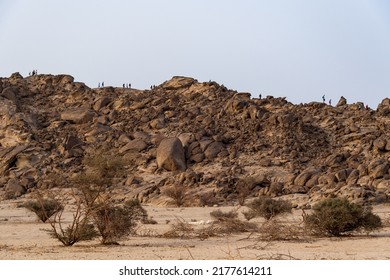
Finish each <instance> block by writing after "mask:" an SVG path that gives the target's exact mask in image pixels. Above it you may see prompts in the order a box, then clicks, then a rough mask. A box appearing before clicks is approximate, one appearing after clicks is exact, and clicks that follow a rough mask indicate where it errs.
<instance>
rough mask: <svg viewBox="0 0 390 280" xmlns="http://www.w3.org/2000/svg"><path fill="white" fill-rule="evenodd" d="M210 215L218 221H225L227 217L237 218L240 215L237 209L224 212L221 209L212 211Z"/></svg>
mask: <svg viewBox="0 0 390 280" xmlns="http://www.w3.org/2000/svg"><path fill="white" fill-rule="evenodd" d="M210 216H211V217H213V218H214V219H217V220H218V221H223V220H227V219H235V218H237V216H238V213H237V211H234V210H231V211H229V212H223V211H221V210H220V209H218V210H214V211H212V212H210Z"/></svg>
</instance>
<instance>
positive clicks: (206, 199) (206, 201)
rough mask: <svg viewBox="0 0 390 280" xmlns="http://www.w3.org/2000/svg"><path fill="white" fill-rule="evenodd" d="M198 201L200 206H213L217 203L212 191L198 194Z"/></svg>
mask: <svg viewBox="0 0 390 280" xmlns="http://www.w3.org/2000/svg"><path fill="white" fill-rule="evenodd" d="M199 203H200V206H209V207H210V206H214V205H215V204H218V200H217V198H216V197H215V194H214V192H208V193H204V194H202V195H200V196H199Z"/></svg>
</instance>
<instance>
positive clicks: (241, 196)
mask: <svg viewBox="0 0 390 280" xmlns="http://www.w3.org/2000/svg"><path fill="white" fill-rule="evenodd" d="M255 186H256V181H255V179H254V178H253V177H245V178H241V179H240V180H239V181H238V182H237V199H238V203H239V204H240V205H241V206H243V205H244V204H245V201H246V199H247V197H248V196H249V195H250V193H251V191H252V189H253V188H254V187H255Z"/></svg>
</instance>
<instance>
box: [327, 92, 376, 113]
mask: <svg viewBox="0 0 390 280" xmlns="http://www.w3.org/2000/svg"><path fill="white" fill-rule="evenodd" d="M342 98H344V97H342ZM344 99H345V98H344ZM322 102H323V103H325V94H324V95H323V96H322ZM345 102H346V99H345ZM328 103H329V105H332V99H329V102H328ZM358 108H359V109H366V110H369V109H370V107H369V106H368V105H367V104H366V106H364V104H363V103H361V102H358Z"/></svg>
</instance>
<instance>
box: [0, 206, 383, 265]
mask: <svg viewBox="0 0 390 280" xmlns="http://www.w3.org/2000/svg"><path fill="white" fill-rule="evenodd" d="M17 204H18V202H17V201H2V202H1V203H0V259H3V260H4V259H5V260H15V259H16V260H21V259H32V260H35V259H46V260H53V259H61V260H64V259H75V260H81V259H87V260H100V259H103V260H115V259H129V260H136V259H139V260H141V259H145V260H151V259H164V260H167V259H173V260H179V259H184V260H191V259H200V260H202V259H205V260H211V259H252V260H253V259H303V260H320V259H326V260H331V259H347V260H354V259H360V260H371V259H379V260H387V259H390V228H389V227H388V224H389V223H388V221H389V220H390V205H381V206H377V207H374V212H375V213H377V214H379V215H380V216H381V217H382V219H383V220H384V221H385V222H386V227H384V228H383V229H382V230H381V231H379V232H374V233H371V234H370V235H369V236H367V235H365V234H362V235H359V236H353V237H351V236H350V237H343V238H314V237H309V238H302V240H299V241H265V240H261V239H259V237H258V236H257V235H256V234H251V235H249V234H248V233H245V234H239V235H229V236H223V237H212V238H208V239H205V240H200V239H197V238H195V239H166V238H160V237H153V235H154V233H163V232H166V231H167V230H169V228H170V224H171V223H174V222H175V221H176V219H184V220H185V221H187V222H191V221H202V220H203V221H207V220H210V219H211V218H210V215H209V213H210V212H211V211H213V210H215V209H216V208H157V207H152V206H145V208H146V209H147V211H148V213H149V216H152V217H153V219H154V220H156V221H157V222H158V224H156V225H141V226H140V227H139V228H138V231H137V232H138V233H139V234H140V235H139V236H130V237H129V238H128V239H127V240H125V241H122V242H120V245H119V246H103V245H100V243H99V240H98V239H96V240H93V241H88V242H80V243H77V244H75V245H73V246H71V247H65V246H63V245H62V244H61V243H60V242H59V241H57V240H55V239H52V238H50V237H49V235H48V233H47V232H46V231H44V229H49V228H50V226H49V225H47V224H43V223H42V222H38V221H37V219H36V216H35V214H34V213H31V212H29V211H28V210H26V209H25V208H21V207H17ZM218 209H221V210H223V211H226V210H229V209H232V207H219V208H218ZM242 210H243V209H239V210H238V211H239V212H241V211H242ZM240 215H241V214H240ZM241 218H242V216H241ZM284 219H285V222H289V223H295V224H297V223H300V222H302V217H301V211H300V210H294V211H293V214H292V215H289V216H288V217H285V218H284ZM255 222H258V223H262V222H263V221H262V220H261V219H260V220H257V221H255ZM205 226H207V225H193V227H195V228H202V227H205ZM142 235H143V236H142ZM145 235H147V236H145Z"/></svg>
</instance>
